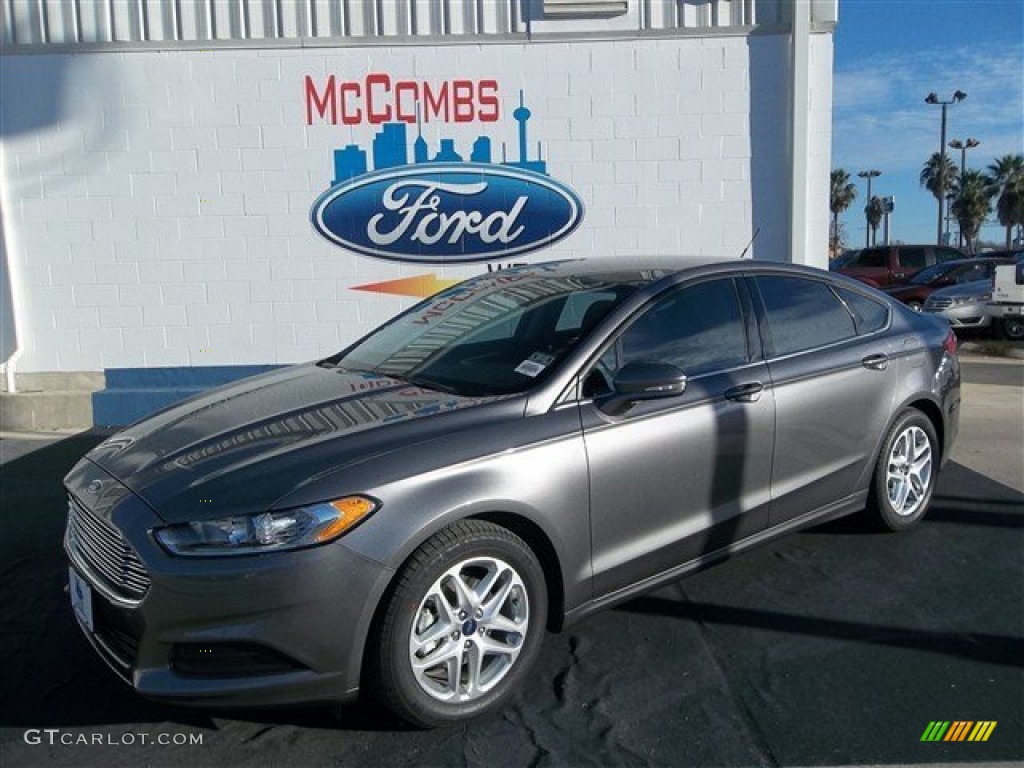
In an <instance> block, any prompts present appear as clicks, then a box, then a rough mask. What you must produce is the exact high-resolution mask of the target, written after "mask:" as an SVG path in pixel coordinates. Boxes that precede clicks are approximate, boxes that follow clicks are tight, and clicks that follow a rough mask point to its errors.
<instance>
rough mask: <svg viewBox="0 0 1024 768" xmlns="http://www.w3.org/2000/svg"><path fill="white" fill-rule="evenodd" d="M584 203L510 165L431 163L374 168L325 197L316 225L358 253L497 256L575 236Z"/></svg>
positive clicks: (431, 259) (399, 257)
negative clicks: (388, 168)
mask: <svg viewBox="0 0 1024 768" xmlns="http://www.w3.org/2000/svg"><path fill="white" fill-rule="evenodd" d="M582 218H583V204H582V203H581V202H580V200H579V198H578V197H577V196H576V195H575V193H573V191H572V190H570V189H569V188H568V187H566V186H564V185H562V184H560V183H558V182H556V181H554V180H553V179H551V178H550V177H549V176H546V175H544V174H540V173H535V172H533V171H530V170H526V169H523V168H516V167H514V166H510V165H497V164H488V163H429V164H422V165H413V166H404V167H401V168H396V169H390V170H384V171H379V172H376V173H369V174H365V175H362V176H359V177H357V178H354V179H352V180H350V181H347V182H343V183H340V184H336V185H334V186H332V187H331V188H330V189H328V190H327V191H326V192H325V193H324V194H322V195H321V196H320V197H319V198H317V200H316V202H315V203H314V204H313V208H312V211H311V219H312V223H313V227H314V228H315V229H316V231H317V232H319V233H320V234H321V235H323V236H324V237H325V238H327V239H328V240H330V241H331V242H333V243H335V244H337V245H340V246H341V247H343V248H347V249H349V250H351V251H355V252H357V253H361V254H364V255H366V256H374V257H377V258H381V259H389V260H392V261H405V262H415V263H423V264H444V263H466V262H474V261H494V260H498V259H503V258H506V257H508V256H513V255H516V254H522V253H526V252H528V251H534V250H537V249H538V248H543V247H544V246H547V245H550V244H552V243H555V242H557V241H558V240H561V239H562V238H564V237H566V236H567V235H569V234H570V233H571V232H572V231H573V230H574V229H576V227H577V226H578V225H579V223H580V221H581V220H582Z"/></svg>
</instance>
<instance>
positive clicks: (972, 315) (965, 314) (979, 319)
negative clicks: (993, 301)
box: [924, 303, 992, 328]
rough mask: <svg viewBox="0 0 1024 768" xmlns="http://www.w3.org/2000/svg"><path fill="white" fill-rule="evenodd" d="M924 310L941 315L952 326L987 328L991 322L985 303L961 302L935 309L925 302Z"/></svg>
mask: <svg viewBox="0 0 1024 768" xmlns="http://www.w3.org/2000/svg"><path fill="white" fill-rule="evenodd" d="M924 311H925V312H928V313H930V314H935V315H941V316H942V317H944V318H946V319H947V320H948V321H949V324H950V325H951V326H953V327H954V328H988V326H989V325H991V324H992V317H991V316H990V315H989V314H988V313H987V312H986V308H985V305H984V304H980V303H979V304H963V305H961V306H958V307H950V308H948V309H936V308H934V307H930V306H928V305H927V304H925V306H924Z"/></svg>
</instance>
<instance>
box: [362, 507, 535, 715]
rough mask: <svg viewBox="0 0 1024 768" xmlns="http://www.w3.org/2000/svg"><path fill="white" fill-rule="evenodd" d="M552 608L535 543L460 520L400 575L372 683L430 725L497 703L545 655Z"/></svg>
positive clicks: (377, 643)
mask: <svg viewBox="0 0 1024 768" xmlns="http://www.w3.org/2000/svg"><path fill="white" fill-rule="evenodd" d="M546 617H547V591H546V588H545V583H544V573H543V571H542V569H541V566H540V564H539V562H538V561H537V558H536V556H535V555H534V554H533V552H532V551H531V550H530V548H529V547H528V546H527V544H526V543H525V542H524V541H523V540H522V539H520V538H519V537H518V536H516V535H515V534H513V533H512V532H511V531H508V530H507V529H505V528H501V527H499V526H497V525H494V524H492V523H488V522H484V521H481V520H466V521H461V522H459V523H456V524H454V525H453V526H451V527H450V528H447V529H445V530H443V531H441V532H439V533H437V534H435V535H434V536H432V537H431V538H430V539H428V540H427V541H426V542H425V543H424V544H423V545H422V546H420V547H419V549H417V550H416V551H415V552H414V553H413V554H412V556H411V557H410V558H409V560H408V561H407V562H406V564H405V565H404V566H403V568H402V570H401V572H400V573H399V575H398V578H397V581H396V585H395V588H394V589H393V591H392V592H391V595H390V599H389V600H388V602H387V604H386V607H385V609H384V613H383V615H382V618H381V620H380V621H379V622H378V625H377V631H376V635H375V639H374V640H373V641H372V642H373V646H372V648H373V651H372V656H371V662H372V663H371V667H372V668H371V670H369V671H370V672H371V674H372V675H373V676H374V680H373V683H374V687H373V692H374V693H375V694H376V695H377V696H378V697H379V698H380V699H381V700H382V701H383V702H384V704H385V705H387V706H388V707H390V708H391V709H392V710H393V711H395V712H396V713H397V714H398V715H400V716H401V717H402V718H404V719H405V720H407V721H409V722H410V723H413V724H415V725H418V726H421V727H432V726H438V725H446V724H450V723H455V722H459V721H461V720H465V719H468V718H470V717H475V716H477V715H480V714H483V713H484V712H487V711H490V710H493V709H495V708H497V707H498V706H499V705H500V704H501V702H502V701H504V700H505V699H506V698H507V697H508V696H509V695H510V694H511V693H512V691H513V689H514V688H515V687H516V685H517V683H518V682H519V681H520V680H521V679H522V677H523V676H524V675H525V674H526V673H527V671H528V670H529V668H530V667H531V666H532V664H533V662H534V660H535V659H536V656H537V653H538V651H539V648H540V644H541V640H542V636H543V633H544V624H545V620H546Z"/></svg>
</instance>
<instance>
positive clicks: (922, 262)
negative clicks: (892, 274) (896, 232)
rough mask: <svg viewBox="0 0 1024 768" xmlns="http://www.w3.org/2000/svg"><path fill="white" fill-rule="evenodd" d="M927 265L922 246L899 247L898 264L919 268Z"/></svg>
mask: <svg viewBox="0 0 1024 768" xmlns="http://www.w3.org/2000/svg"><path fill="white" fill-rule="evenodd" d="M927 265H928V261H927V256H926V254H925V251H924V248H913V247H907V246H903V247H902V248H900V266H902V267H912V268H914V269H920V268H921V267H925V266H927Z"/></svg>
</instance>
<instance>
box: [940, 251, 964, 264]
mask: <svg viewBox="0 0 1024 768" xmlns="http://www.w3.org/2000/svg"><path fill="white" fill-rule="evenodd" d="M963 257H964V255H963V254H962V253H960V251H954V250H953V249H952V248H936V249H935V261H937V262H939V263H940V264H941V263H942V262H944V261H952V260H953V259H962V258H963Z"/></svg>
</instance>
